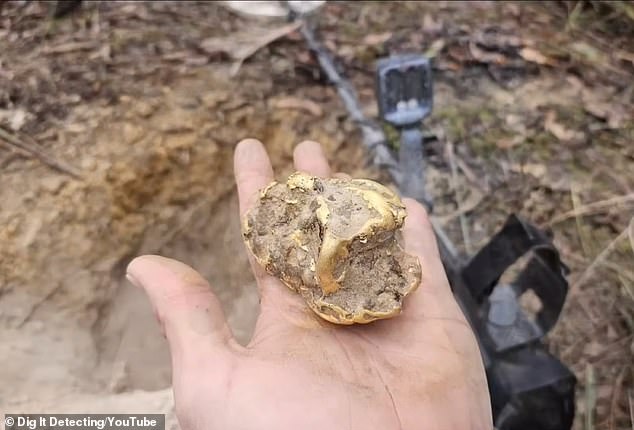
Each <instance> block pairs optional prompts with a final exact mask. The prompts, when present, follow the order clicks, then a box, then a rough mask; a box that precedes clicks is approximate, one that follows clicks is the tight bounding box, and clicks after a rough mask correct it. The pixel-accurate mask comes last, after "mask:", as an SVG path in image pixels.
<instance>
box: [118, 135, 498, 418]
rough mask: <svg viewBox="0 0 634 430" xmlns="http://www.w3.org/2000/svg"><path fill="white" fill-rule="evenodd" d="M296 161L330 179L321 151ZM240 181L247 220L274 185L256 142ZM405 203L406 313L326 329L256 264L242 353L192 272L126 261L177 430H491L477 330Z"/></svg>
mask: <svg viewBox="0 0 634 430" xmlns="http://www.w3.org/2000/svg"><path fill="white" fill-rule="evenodd" d="M294 155H295V157H294V158H295V167H296V169H297V170H301V171H305V172H308V173H310V174H313V175H316V176H321V177H328V176H330V175H331V172H330V167H329V166H328V163H327V161H326V158H325V157H324V155H323V152H322V150H321V147H320V146H319V145H318V144H316V143H314V142H304V143H302V144H300V145H298V147H297V148H296V150H295V154H294ZM235 176H236V182H237V184H238V193H239V197H240V215H241V216H242V215H243V214H244V213H245V212H246V211H247V209H249V208H250V207H251V206H252V205H253V204H254V203H255V201H256V200H257V198H258V190H259V189H261V188H263V187H264V186H265V185H267V184H268V183H269V182H270V181H272V180H273V171H272V169H271V164H270V162H269V159H268V156H267V154H266V151H265V149H264V147H263V146H262V144H261V143H260V142H258V141H255V140H252V139H247V140H245V141H242V142H240V143H239V144H238V146H237V148H236V151H235ZM404 202H405V205H406V206H407V213H408V216H407V218H406V220H405V225H404V228H403V233H404V239H405V249H406V250H407V252H409V253H410V254H412V255H416V256H417V257H418V258H419V259H420V264H421V269H422V284H421V286H420V287H419V288H418V289H417V290H416V291H415V292H413V293H412V294H411V296H409V297H408V298H407V299H406V300H405V304H404V310H403V313H402V314H401V315H399V316H397V317H395V318H392V319H389V320H381V321H376V322H373V323H370V324H367V325H354V326H337V325H334V324H331V323H328V322H326V321H324V320H322V319H321V318H319V317H318V316H317V315H315V314H314V313H313V312H312V311H311V310H309V309H308V307H307V306H306V305H305V304H304V302H303V300H302V299H301V297H300V296H299V295H297V294H295V293H293V292H291V291H290V290H289V289H288V288H287V287H286V286H284V285H283V284H282V283H281V282H280V281H279V280H277V279H276V278H274V277H272V276H269V275H268V274H266V273H265V272H264V271H263V270H262V268H261V267H259V266H258V265H257V264H256V263H254V261H253V259H251V262H252V269H253V272H254V274H255V277H256V280H257V284H258V289H259V293H260V298H261V312H260V316H259V318H258V321H257V324H256V327H255V332H254V335H253V338H252V339H251V341H250V342H249V344H248V345H247V346H245V347H243V346H240V345H239V344H238V343H237V342H236V341H235V339H234V338H233V336H232V334H231V330H230V329H229V327H228V326H227V322H226V320H225V317H224V315H223V313H222V309H221V307H220V303H219V302H218V299H217V298H216V297H215V296H214V294H213V292H212V290H211V288H210V287H209V284H208V283H207V282H206V281H205V280H204V279H203V278H202V277H201V276H200V275H199V274H198V273H197V272H195V271H194V270H193V269H191V268H190V267H188V266H186V265H184V264H182V263H179V262H177V261H174V260H169V259H166V258H163V257H158V256H143V257H138V258H136V259H135V260H134V261H132V262H131V263H130V265H129V266H128V277H129V279H130V280H131V281H132V282H133V283H134V284H136V285H138V286H141V287H143V288H144V289H145V291H146V292H147V294H148V296H149V298H150V300H151V302H152V305H153V307H154V309H155V312H156V314H157V316H158V319H159V321H160V323H161V324H162V325H163V328H164V333H165V336H166V337H167V340H168V342H169V347H170V351H171V357H172V368H173V386H174V396H175V406H176V414H177V416H178V419H179V422H180V424H181V426H182V428H183V429H184V430H203V429H205V430H211V429H222V430H236V429H245V430H246V429H249V430H252V429H263V430H311V429H319V430H326V429H346V430H347V429H350V430H352V429H363V430H370V429H381V430H391V429H421V430H422V429H424V430H441V429H442V430H467V429H473V430H490V429H492V427H493V426H492V423H491V412H490V410H491V407H490V403H489V394H488V391H487V385H486V377H485V373H484V369H483V366H482V361H481V358H480V352H479V350H478V346H477V343H476V341H475V338H474V335H473V332H472V330H471V328H470V327H469V325H468V324H467V322H466V321H465V318H464V316H463V314H462V312H461V310H460V308H459V307H458V305H457V304H456V302H455V300H454V298H453V295H452V293H451V290H450V288H449V284H448V281H447V278H446V276H445V272H444V269H443V266H442V263H441V261H440V257H439V255H438V249H437V246H436V242H435V237H434V234H433V231H432V229H431V225H430V223H429V220H428V217H427V214H426V213H425V210H424V209H423V207H422V206H421V205H419V204H418V203H417V202H415V201H413V200H409V199H404ZM236 215H237V214H236ZM219 270H221V269H219Z"/></svg>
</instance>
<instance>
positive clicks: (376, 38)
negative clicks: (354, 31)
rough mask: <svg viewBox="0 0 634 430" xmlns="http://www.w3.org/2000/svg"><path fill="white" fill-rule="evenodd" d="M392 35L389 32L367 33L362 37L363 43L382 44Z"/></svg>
mask: <svg viewBox="0 0 634 430" xmlns="http://www.w3.org/2000/svg"><path fill="white" fill-rule="evenodd" d="M391 37H392V33H391V32H389V31H388V32H386V33H376V34H368V35H367V36H365V37H364V38H363V44H364V45H382V44H384V43H385V42H387V41H388V40H390V38H391Z"/></svg>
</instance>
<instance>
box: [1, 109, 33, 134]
mask: <svg viewBox="0 0 634 430" xmlns="http://www.w3.org/2000/svg"><path fill="white" fill-rule="evenodd" d="M30 117H32V115H31V114H29V113H28V112H27V111H25V110H24V109H15V110H12V109H0V123H6V124H8V125H9V128H10V129H11V130H13V131H18V130H20V129H21V128H22V127H23V126H24V124H25V123H26V121H27V120H28V119H30Z"/></svg>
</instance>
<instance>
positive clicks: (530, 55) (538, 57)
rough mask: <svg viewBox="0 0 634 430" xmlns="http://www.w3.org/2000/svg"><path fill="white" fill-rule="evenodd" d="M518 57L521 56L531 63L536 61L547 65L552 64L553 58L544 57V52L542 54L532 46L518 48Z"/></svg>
mask: <svg viewBox="0 0 634 430" xmlns="http://www.w3.org/2000/svg"><path fill="white" fill-rule="evenodd" d="M519 54H520V57H522V58H523V59H525V60H526V61H529V62H531V63H537V64H547V65H549V66H552V65H553V63H554V62H553V60H552V59H550V58H548V57H546V56H545V55H544V54H542V53H541V52H539V51H538V50H537V49H533V48H522V49H520V52H519Z"/></svg>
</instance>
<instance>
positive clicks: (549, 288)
mask: <svg viewBox="0 0 634 430" xmlns="http://www.w3.org/2000/svg"><path fill="white" fill-rule="evenodd" d="M290 16H291V18H292V19H301V18H302V17H301V16H299V17H298V16H297V15H296V14H295V16H293V14H292V13H291V14H290ZM301 32H302V34H303V36H304V39H305V40H306V42H307V44H308V46H309V47H310V49H311V50H312V51H313V53H314V54H315V55H316V57H317V60H318V61H319V64H320V65H321V67H322V69H323V70H324V72H325V73H326V75H327V76H328V78H329V79H330V81H331V83H332V84H333V85H335V86H336V88H337V90H338V92H339V95H340V96H341V99H342V101H343V103H344V104H345V106H346V108H347V109H348V112H349V113H350V116H351V118H352V119H353V120H354V121H355V122H356V123H357V124H358V125H359V127H360V129H361V131H362V134H363V143H364V144H365V145H366V147H367V148H368V149H369V150H370V153H371V154H372V156H373V161H374V163H375V164H376V165H378V166H380V167H384V168H386V169H387V171H388V172H389V173H390V174H391V176H392V178H393V180H394V182H395V183H396V184H398V187H399V190H400V192H401V194H402V195H404V196H408V197H412V198H415V199H416V200H418V201H419V202H421V203H422V204H424V205H425V206H426V207H427V208H428V210H429V211H430V212H431V209H432V199H431V196H429V194H428V193H427V192H426V189H425V170H426V167H425V156H424V154H425V151H424V148H423V137H422V132H421V127H422V121H423V119H424V118H425V117H426V116H428V115H429V114H430V113H431V110H432V98H433V97H432V95H433V87H432V73H431V65H430V62H429V60H428V59H427V58H425V57H423V56H420V55H404V56H397V57H390V58H386V59H382V60H380V61H379V62H378V65H377V98H378V105H379V112H380V115H381V119H382V120H383V121H385V122H387V123H389V124H391V125H392V126H394V127H396V129H397V130H398V131H399V134H400V145H399V150H398V154H395V153H394V151H393V150H392V149H391V148H390V147H389V146H388V145H387V144H386V140H385V136H384V134H383V132H382V129H381V127H380V126H379V125H378V124H376V123H375V122H373V121H370V120H368V119H367V118H366V117H365V116H364V115H363V111H362V109H361V108H360V105H359V102H358V99H357V97H356V94H355V92H354V89H353V88H352V86H351V85H350V83H349V82H348V81H347V80H346V79H345V78H344V77H343V76H342V75H341V74H340V73H339V72H338V71H337V68H336V67H335V65H334V62H333V60H332V58H331V56H330V54H329V53H328V51H326V50H325V49H324V47H323V46H322V45H321V44H320V43H319V42H318V40H317V38H316V36H315V34H314V32H313V30H312V28H311V26H310V23H309V22H308V21H304V23H303V26H302V28H301ZM432 224H433V226H434V231H435V233H436V236H437V239H438V246H439V249H440V254H441V258H442V261H443V264H444V267H445V270H446V272H447V276H448V278H449V282H450V284H451V288H452V290H453V293H454V296H455V297H456V300H457V301H458V303H459V304H460V306H461V308H462V310H463V312H464V314H465V316H466V317H467V319H468V320H469V323H470V324H471V326H472V327H473V330H474V332H475V333H476V336H477V339H478V343H479V345H480V350H481V352H482V357H483V361H484V364H485V367H486V372H487V379H488V383H489V392H490V395H491V403H492V408H493V417H494V424H495V427H496V429H498V430H568V429H570V428H571V426H572V421H573V418H574V387H575V384H576V379H575V377H574V375H573V374H572V372H571V371H570V370H569V369H568V368H566V366H564V365H563V364H562V363H561V362H560V361H559V360H558V359H557V358H556V357H554V356H553V355H552V354H550V353H549V352H548V350H547V348H546V345H545V344H544V343H543V341H542V339H543V337H544V336H545V335H546V334H547V333H548V331H549V330H550V329H551V328H552V327H553V325H554V324H555V322H556V321H557V319H558V317H559V315H560V312H561V309H562V307H563V304H564V302H565V298H566V295H567V292H568V283H567V281H566V278H565V276H566V275H567V273H568V269H567V268H566V266H565V265H564V264H563V263H562V262H561V260H560V258H559V253H558V252H557V250H556V249H555V247H554V246H553V244H552V241H551V239H550V238H549V237H548V236H547V235H546V234H544V233H543V232H542V231H540V230H539V229H537V228H536V227H535V226H533V225H531V224H530V223H528V222H526V221H524V220H522V219H520V218H519V217H517V216H515V215H510V216H509V217H508V219H507V220H506V223H505V224H504V226H503V227H502V229H501V230H500V231H498V232H497V233H496V234H495V235H494V236H493V237H492V238H491V240H490V241H489V243H488V244H487V245H485V246H484V248H482V249H481V250H480V251H479V252H478V253H476V254H475V255H473V256H464V255H461V254H460V253H458V252H457V251H456V247H455V246H454V245H453V243H452V242H451V240H450V239H449V237H448V235H447V234H446V233H445V232H444V230H443V228H442V227H441V226H440V225H439V224H438V223H435V222H434V221H433V219H432ZM522 257H525V259H526V260H527V263H526V264H525V265H524V267H523V269H522V270H521V271H520V273H519V275H517V277H516V278H515V279H514V280H513V281H512V282H510V283H506V284H504V283H501V282H500V279H501V277H502V274H503V273H505V272H506V271H507V270H508V269H509V268H510V267H511V266H512V265H514V264H515V263H516V262H517V261H518V260H519V259H520V258H522ZM529 292H532V293H533V294H534V296H536V297H537V298H538V299H539V301H540V304H541V309H540V310H539V312H537V313H536V314H535V315H534V316H533V315H529V314H528V313H526V312H525V311H524V309H523V308H522V307H521V306H520V297H522V296H523V295H524V294H527V293H529Z"/></svg>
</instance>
